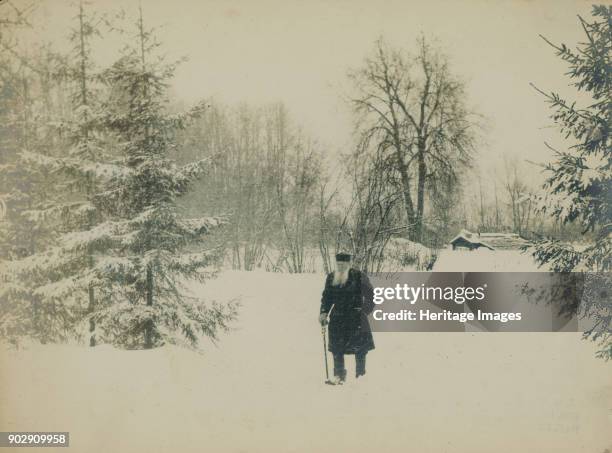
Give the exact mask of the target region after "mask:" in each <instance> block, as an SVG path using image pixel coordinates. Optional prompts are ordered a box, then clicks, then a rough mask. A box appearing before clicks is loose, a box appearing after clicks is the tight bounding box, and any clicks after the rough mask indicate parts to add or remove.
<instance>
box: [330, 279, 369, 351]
mask: <svg viewBox="0 0 612 453" xmlns="http://www.w3.org/2000/svg"><path fill="white" fill-rule="evenodd" d="M333 279H334V274H333V272H331V273H329V274H328V275H327V278H326V280H325V289H324V290H323V296H322V297H321V308H320V313H329V312H330V310H331V314H330V316H329V328H328V329H329V330H328V332H329V345H328V350H329V351H330V352H332V353H334V354H335V353H344V354H355V353H357V352H367V351H369V350H371V349H374V339H373V338H372V330H371V329H370V323H369V322H368V315H369V314H371V313H372V311H373V310H374V302H373V295H374V291H373V289H372V284H371V283H370V280H369V279H368V276H367V275H366V274H365V273H364V272H361V271H359V270H357V269H349V271H348V278H347V281H346V283H345V284H344V285H342V286H333V285H332V282H333ZM332 307H333V309H332Z"/></svg>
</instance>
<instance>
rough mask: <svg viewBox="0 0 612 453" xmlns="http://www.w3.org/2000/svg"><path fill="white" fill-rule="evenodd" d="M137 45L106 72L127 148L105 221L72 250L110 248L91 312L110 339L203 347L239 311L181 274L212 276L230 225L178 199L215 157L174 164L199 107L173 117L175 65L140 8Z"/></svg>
mask: <svg viewBox="0 0 612 453" xmlns="http://www.w3.org/2000/svg"><path fill="white" fill-rule="evenodd" d="M136 28H137V33H136V36H135V40H134V42H135V45H134V46H133V47H127V48H126V49H125V50H124V53H123V55H122V56H121V57H120V59H119V60H118V61H117V62H116V63H114V64H113V65H112V67H111V68H109V69H108V70H106V71H105V72H104V74H103V79H104V81H105V83H106V85H107V86H108V88H109V92H110V96H109V99H108V102H107V104H106V106H105V112H106V118H105V121H106V124H107V125H108V128H109V130H110V131H111V133H112V134H114V135H115V136H116V140H117V146H118V149H119V152H120V154H121V156H122V157H121V161H120V162H119V165H120V166H121V167H122V170H123V171H120V172H117V173H115V174H114V175H113V178H112V179H111V180H110V181H109V183H108V184H107V185H106V186H105V187H104V188H103V190H101V191H100V192H98V193H97V194H96V196H95V200H96V203H98V204H99V205H100V206H101V207H102V209H103V210H104V211H105V212H106V213H107V215H108V220H106V221H105V222H102V223H100V224H99V225H97V226H96V227H95V228H93V229H92V230H90V231H88V232H86V233H84V234H83V239H84V241H83V242H81V240H80V238H76V241H75V242H74V245H75V246H83V245H86V244H104V247H103V256H102V257H100V260H99V264H98V266H99V267H100V268H102V269H103V272H104V275H103V278H104V285H103V294H104V296H103V297H104V299H106V300H108V302H107V303H106V304H105V305H104V306H103V307H101V308H100V309H99V310H96V311H95V313H94V314H93V315H92V316H93V317H94V318H95V321H96V324H97V326H98V327H97V328H98V329H100V330H101V331H102V332H104V334H103V335H104V337H105V338H107V339H108V341H111V342H113V343H116V344H120V345H123V346H126V347H130V348H131V347H139V346H144V347H145V348H150V347H153V346H156V345H161V344H165V343H184V344H186V345H191V346H196V345H197V344H198V341H199V337H200V336H201V335H206V336H208V337H210V338H213V339H214V338H215V337H216V333H217V331H218V330H219V329H220V328H226V327H227V322H228V321H230V320H231V319H232V318H233V316H234V307H233V304H231V303H229V304H225V305H222V304H217V303H214V302H213V303H210V304H206V303H205V301H204V300H203V299H202V298H201V297H200V296H199V295H188V294H187V293H186V287H185V285H184V280H182V278H186V279H201V280H203V279H205V278H208V277H210V276H211V272H210V271H206V270H205V269H206V268H209V267H210V266H211V265H213V264H214V263H215V261H216V259H217V258H218V257H219V252H220V251H221V248H220V247H218V246H214V245H212V244H208V245H209V247H207V242H206V241H205V236H206V235H207V234H209V233H211V232H212V231H211V230H213V229H214V228H217V227H218V226H220V225H221V224H222V223H223V219H221V218H218V217H201V218H191V219H184V218H182V217H181V215H180V208H179V206H178V204H177V199H178V198H179V197H181V196H182V195H184V194H185V193H187V191H188V190H189V187H190V185H191V184H192V183H193V181H194V180H195V179H196V178H198V177H199V176H201V175H202V173H203V172H204V171H205V169H206V166H207V165H208V164H209V163H210V162H209V161H208V160H207V159H206V160H201V161H197V162H194V163H191V164H187V165H185V166H177V165H176V164H175V163H174V162H173V161H172V160H171V159H170V158H169V153H170V152H171V151H172V150H173V148H174V147H175V142H174V139H175V136H176V132H177V130H179V129H181V128H183V127H184V126H185V124H186V123H187V122H188V121H190V120H191V119H192V118H194V117H197V116H198V115H200V114H201V113H202V106H201V105H198V106H197V107H195V108H194V109H192V110H191V111H189V112H187V113H184V114H178V115H170V114H168V113H166V111H165V107H166V102H167V98H166V95H165V93H166V89H167V84H166V82H167V80H168V79H169V78H170V77H172V74H173V72H174V69H175V67H176V64H164V63H163V61H159V60H155V59H154V57H153V56H152V53H153V51H154V50H155V49H156V48H157V46H158V44H157V42H156V41H155V37H154V35H153V34H152V32H151V31H148V30H146V29H145V26H144V21H143V16H142V9H141V10H140V17H139V20H138V23H137V27H136Z"/></svg>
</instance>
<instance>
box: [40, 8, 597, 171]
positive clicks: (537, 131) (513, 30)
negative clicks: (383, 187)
mask: <svg viewBox="0 0 612 453" xmlns="http://www.w3.org/2000/svg"><path fill="white" fill-rule="evenodd" d="M92 3H93V4H94V5H96V6H99V8H100V9H104V10H113V9H118V8H124V9H125V10H126V12H127V13H128V14H135V12H136V8H137V5H138V3H137V1H135V0H104V1H102V0H99V1H95V0H94V1H93V2H92ZM67 5H68V2H67V1H64V0H41V2H40V7H39V14H43V15H44V17H45V23H46V26H45V28H44V29H41V30H40V31H39V32H38V33H39V34H40V35H43V36H45V37H46V38H47V37H48V38H49V39H54V40H61V39H62V37H63V36H65V35H66V27H67V25H68V24H69V17H70V15H71V13H70V12H69V10H68V7H67ZM143 8H144V14H145V21H146V22H147V23H148V24H149V25H164V27H163V28H162V29H161V30H160V36H161V39H162V41H163V43H164V46H165V49H166V51H167V52H168V53H169V54H170V55H172V56H177V55H186V56H188V57H189V59H190V60H189V61H188V62H187V63H185V64H184V65H183V66H182V67H181V68H180V69H179V71H178V72H177V77H176V79H175V81H174V91H175V93H176V94H177V95H178V96H179V97H180V98H181V99H183V100H184V101H186V102H187V103H191V102H195V101H196V100H197V99H199V98H206V97H213V98H214V99H216V100H218V101H221V102H227V103H235V102H240V101H248V102H253V103H263V102H273V101H284V102H285V103H286V104H287V106H288V107H289V109H290V111H291V112H292V114H293V116H294V117H295V118H296V120H297V121H298V122H300V123H301V124H302V125H303V126H304V127H305V129H306V130H307V131H308V132H309V133H310V134H311V135H313V136H314V137H315V138H317V139H318V140H319V141H321V142H322V143H324V144H326V145H328V146H329V149H330V150H334V151H337V150H339V149H345V148H346V147H347V146H349V143H350V136H351V117H350V114H349V112H348V109H347V108H346V106H345V105H344V104H343V103H342V100H341V97H340V94H341V92H342V90H343V89H346V87H347V81H346V72H347V70H348V69H349V68H351V67H355V66H357V65H359V64H360V62H362V61H363V58H364V56H365V55H366V54H367V53H369V52H370V51H371V50H372V48H373V43H374V41H375V39H376V38H377V37H378V36H380V35H382V36H383V37H385V39H386V40H387V41H388V42H390V43H391V44H393V45H396V46H402V47H405V48H407V49H412V48H413V46H414V44H415V40H416V38H417V36H418V35H419V34H420V33H421V32H424V33H426V34H427V35H429V36H431V37H435V38H437V39H438V40H439V42H440V43H441V44H442V46H443V47H444V49H445V50H446V52H447V53H448V54H449V55H450V57H451V68H452V70H453V71H454V72H455V73H456V74H457V75H459V76H461V77H462V78H464V79H465V80H466V81H467V83H468V95H469V99H468V102H469V103H470V104H471V105H473V106H474V108H475V109H476V110H477V111H478V112H480V113H482V114H483V115H485V116H486V117H487V118H488V122H489V127H488V129H487V131H486V136H485V138H486V142H485V143H483V145H482V146H481V149H480V152H481V156H482V159H481V161H482V162H484V166H485V167H486V166H492V165H494V164H495V162H499V156H501V155H502V154H504V153H506V154H509V155H514V156H516V157H517V158H518V159H526V158H528V159H532V160H548V159H549V157H550V153H549V152H548V151H547V149H546V147H545V146H544V143H543V142H544V140H547V141H549V142H552V143H559V139H558V132H557V131H556V130H554V129H551V128H549V127H548V128H547V126H549V125H550V121H549V119H548V115H549V113H550V111H549V110H548V108H547V106H546V104H545V103H544V100H543V99H542V97H541V96H540V95H539V94H538V93H536V92H535V91H534V90H533V89H532V88H531V87H530V86H529V82H534V83H535V84H537V85H538V86H540V87H541V88H543V89H545V90H546V91H549V90H555V91H560V92H561V93H570V94H571V93H573V90H571V89H568V87H567V85H568V79H567V78H566V77H565V76H564V75H563V74H564V72H565V71H566V69H567V68H566V66H565V65H564V64H563V63H562V62H561V61H560V60H559V59H558V58H557V57H556V56H555V55H554V52H553V49H552V48H551V47H549V46H548V45H547V44H546V43H545V42H544V41H542V40H541V39H540V38H539V37H538V34H543V35H545V36H546V37H548V38H549V39H550V40H552V41H553V42H564V43H567V44H568V45H572V46H573V45H575V43H576V42H577V41H580V40H582V39H583V34H582V33H581V29H580V25H579V22H578V19H577V17H576V15H577V14H580V15H582V16H583V17H589V16H590V10H591V6H590V3H588V2H582V1H576V0H573V1H569V0H554V1H544V0H537V1H523V0H521V1H518V0H514V1H491V0H486V1H484V0H483V1H481V0H461V1H458V0H453V1H441V0H437V1H435V0H427V1H406V0H404V1H361V0H357V1H356V0H351V1H330V0H327V1H314V0H310V1H290V0H283V1H259V0H248V1H206V0H171V1H161V0H143ZM113 39H116V38H111V39H109V40H107V41H106V42H105V43H104V47H105V48H106V49H108V52H109V55H111V54H112V53H113V49H114V48H115V44H114V42H113Z"/></svg>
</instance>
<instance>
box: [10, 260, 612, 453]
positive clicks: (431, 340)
mask: <svg viewBox="0 0 612 453" xmlns="http://www.w3.org/2000/svg"><path fill="white" fill-rule="evenodd" d="M322 285H323V276H322V275H286V274H267V273H244V272H242V273H238V272H226V273H224V274H222V275H221V277H220V278H219V279H217V280H215V281H213V282H210V283H209V284H207V285H206V286H205V287H204V290H205V291H207V292H210V293H211V294H215V295H217V296H218V295H220V294H224V295H226V296H229V297H231V296H234V295H238V294H241V293H242V294H244V296H243V298H242V303H243V307H242V309H241V312H240V316H241V319H240V321H239V322H238V323H237V325H236V327H237V330H236V331H235V332H233V333H231V334H229V335H227V336H223V338H222V340H221V343H220V345H219V348H214V347H212V346H211V348H210V350H208V351H207V352H206V353H205V354H203V355H198V354H194V353H192V352H190V351H186V350H181V349H177V348H174V347H172V348H162V349H159V350H153V351H139V352H134V351H117V350H114V349H112V348H109V347H104V346H103V347H98V348H96V349H95V350H94V351H91V350H88V349H85V348H83V349H79V348H75V347H72V346H48V347H36V348H31V349H30V350H28V351H20V352H19V353H15V352H14V351H6V350H4V349H2V352H1V353H0V366H1V368H2V371H0V431H10V430H22V431H25V430H40V431H53V430H58V431H70V433H71V448H70V449H69V450H65V449H64V450H59V449H58V451H74V452H79V453H80V452H88V453H89V452H111V451H114V452H130V453H138V452H141V451H142V452H145V451H146V452H148V453H154V452H181V453H185V452H204V451H210V452H226V451H227V452H276V451H282V452H315V451H317V452H318V451H320V452H332V451H333V452H362V451H370V452H371V451H381V452H391V451H403V452H406V451H415V452H419V453H424V452H436V453H441V452H470V453H480V452H482V453H491V452H495V453H506V452H508V453H510V452H513V453H514V452H538V453H546V452H555V453H560V452H568V453H576V452H589V453H590V452H592V453H603V451H604V449H605V448H612V435H611V434H610V433H611V432H612V415H611V414H612V412H611V409H612V380H611V379H610V378H611V377H612V373H611V370H612V368H611V365H610V363H607V364H606V363H605V362H602V361H600V360H596V359H594V358H593V353H594V346H593V345H592V344H591V343H590V342H585V341H581V340H580V339H579V334H574V333H563V334H551V333H530V334H524V333H506V334H491V333H479V334H462V333H428V334H427V333H425V334H418V333H376V332H375V333H374V341H375V343H376V350H374V351H372V353H371V354H370V355H369V356H368V374H367V375H366V376H365V380H364V381H363V382H361V381H358V382H355V380H354V378H353V372H354V361H353V359H352V357H349V358H348V360H347V368H348V370H349V380H348V382H347V384H346V385H345V386H343V387H331V386H326V385H324V384H323V380H324V368H323V357H322V349H323V346H322V340H321V334H320V328H319V327H318V325H317V322H316V318H317V311H318V304H319V299H320V294H321V289H322ZM247 291H249V292H250V293H247ZM218 297H219V296H218ZM330 366H331V360H330ZM7 369H10V371H9V372H6V371H5V370H7ZM7 409H8V410H7ZM7 451H8V450H7ZM43 451H46V452H50V451H53V450H52V449H45V450H43Z"/></svg>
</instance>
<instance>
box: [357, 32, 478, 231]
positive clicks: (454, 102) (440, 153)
mask: <svg viewBox="0 0 612 453" xmlns="http://www.w3.org/2000/svg"><path fill="white" fill-rule="evenodd" d="M417 44H418V49H417V52H416V54H415V55H410V54H408V53H406V52H403V51H401V50H395V49H391V48H389V46H387V45H386V44H385V43H384V42H383V41H382V39H379V40H378V41H377V42H376V48H375V52H374V53H373V54H372V55H371V56H369V57H368V58H366V60H365V63H364V65H363V66H362V67H361V68H359V69H357V70H355V71H352V72H351V73H350V74H349V78H350V80H351V81H352V83H353V86H354V88H355V94H354V95H353V96H351V97H350V102H351V104H352V106H353V108H354V111H355V113H356V114H357V117H358V128H359V132H360V138H361V142H362V143H371V142H375V143H376V146H374V147H373V148H376V149H378V150H382V151H384V152H385V153H386V155H387V157H386V158H385V163H386V165H389V166H391V167H392V168H393V170H394V171H395V172H396V173H397V174H398V175H399V181H400V183H401V185H400V187H401V192H402V196H403V201H404V209H405V212H406V221H407V226H408V235H409V237H410V239H412V240H417V241H421V240H422V239H423V219H424V212H425V199H426V193H425V192H426V190H427V187H428V185H427V184H426V183H427V181H428V180H430V179H434V180H435V177H436V176H438V177H439V176H440V175H456V173H457V169H458V167H459V166H461V165H464V164H466V163H468V162H469V161H470V159H471V157H472V154H473V151H474V145H475V133H474V131H475V124H476V123H475V122H474V121H473V119H474V115H473V114H472V113H471V112H470V111H469V110H468V108H467V107H466V104H465V97H466V95H465V87H464V84H463V83H462V82H461V81H460V80H459V79H457V78H456V77H454V76H453V74H452V73H451V71H450V68H449V63H448V59H447V58H446V57H445V56H444V55H443V54H442V53H441V52H440V51H439V50H438V49H436V48H434V47H433V46H432V45H430V44H429V43H428V42H427V40H426V39H425V38H424V37H421V38H420V39H419V40H418V42H417Z"/></svg>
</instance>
